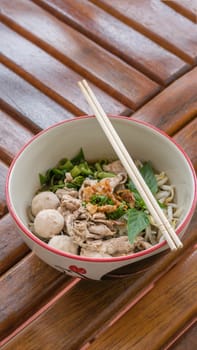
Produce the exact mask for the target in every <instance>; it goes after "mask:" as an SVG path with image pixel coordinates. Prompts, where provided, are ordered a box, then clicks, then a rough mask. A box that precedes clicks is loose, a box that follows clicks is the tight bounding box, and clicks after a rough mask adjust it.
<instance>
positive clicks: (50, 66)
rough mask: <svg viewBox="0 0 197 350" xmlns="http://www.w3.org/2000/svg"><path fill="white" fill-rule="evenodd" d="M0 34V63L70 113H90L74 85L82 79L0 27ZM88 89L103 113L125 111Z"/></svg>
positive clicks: (103, 94) (8, 30) (96, 91)
mask: <svg viewBox="0 0 197 350" xmlns="http://www.w3.org/2000/svg"><path fill="white" fill-rule="evenodd" d="M0 31H1V33H2V34H1V36H0V45H1V50H2V53H3V55H2V56H1V57H0V61H2V62H3V63H4V64H5V65H6V66H8V67H9V68H11V69H12V70H14V71H15V72H16V73H17V74H19V75H21V76H22V77H23V78H24V79H26V80H27V81H29V82H30V83H31V84H32V85H34V86H35V87H36V88H38V89H40V90H41V91H42V92H43V93H45V94H46V95H48V96H49V97H51V98H52V99H54V100H55V101H56V102H58V103H60V104H61V105H62V106H63V107H65V108H66V109H69V110H70V111H71V112H72V113H74V114H76V115H82V114H84V113H92V112H91V111H90V108H89V106H88V104H87V102H86V101H85V99H84V98H83V96H82V95H81V93H80V91H79V89H78V87H77V82H78V81H79V80H81V79H82V76H80V75H79V74H77V73H75V72H74V71H73V70H71V69H70V68H68V67H66V66H65V65H63V64H62V63H61V62H59V61H58V60H56V59H55V58H53V57H52V56H50V55H49V54H47V53H46V52H45V51H43V50H42V49H40V48H38V47H37V46H36V45H34V44H32V43H31V42H29V41H28V40H26V39H24V38H23V37H22V36H20V35H18V34H17V33H16V32H14V31H12V30H10V29H9V28H8V27H6V26H5V25H3V24H0ZM32 60H33V64H32ZM91 86H92V87H93V88H94V91H95V93H96V94H97V96H98V97H99V99H100V101H101V103H102V104H103V106H104V107H105V110H106V111H108V112H111V113H117V114H119V113H121V112H122V111H123V110H124V109H125V107H124V106H123V105H122V104H121V103H120V102H118V101H116V100H115V99H114V98H113V97H110V96H109V95H107V94H106V93H104V92H103V91H102V90H100V89H98V88H97V87H95V86H94V85H92V84H91ZM68 87H69V88H68Z"/></svg>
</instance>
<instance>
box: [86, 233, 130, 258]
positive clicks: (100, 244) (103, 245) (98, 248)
mask: <svg viewBox="0 0 197 350" xmlns="http://www.w3.org/2000/svg"><path fill="white" fill-rule="evenodd" d="M83 248H84V249H88V250H91V251H94V252H98V253H99V254H109V255H111V256H120V255H127V254H129V253H132V252H133V244H131V243H130V242H129V240H128V237H127V236H121V237H117V238H111V239H107V240H105V241H102V240H97V241H90V240H89V241H87V242H86V244H84V245H83Z"/></svg>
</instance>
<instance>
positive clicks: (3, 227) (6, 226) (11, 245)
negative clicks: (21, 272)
mask: <svg viewBox="0 0 197 350" xmlns="http://www.w3.org/2000/svg"><path fill="white" fill-rule="evenodd" d="M0 252H1V254H0V274H2V273H4V272H5V271H6V270H8V269H9V268H10V267H11V266H13V265H14V264H16V263H17V262H18V261H19V260H20V259H21V258H23V257H24V256H25V255H26V254H27V253H28V252H29V248H28V247H27V246H26V244H25V243H24V241H23V240H22V238H21V236H20V235H19V233H18V231H17V228H16V226H15V224H14V222H13V219H12V218H11V217H10V215H9V214H8V215H5V216H4V217H3V218H2V219H1V220H0Z"/></svg>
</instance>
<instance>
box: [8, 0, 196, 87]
mask: <svg viewBox="0 0 197 350" xmlns="http://www.w3.org/2000/svg"><path fill="white" fill-rule="evenodd" d="M34 2H35V3H37V4H38V5H40V6H42V7H43V8H45V9H47V10H48V11H50V12H51V13H52V14H54V15H55V16H57V17H58V18H59V19H61V20H62V21H64V22H66V23H67V24H69V25H71V26H72V27H74V28H75V29H77V30H78V31H80V32H81V33H83V34H85V35H86V36H87V37H89V38H91V39H92V40H93V41H95V42H97V43H98V44H99V45H101V46H103V47H104V48H106V49H107V50H108V51H110V52H112V53H113V54H115V55H117V56H119V57H120V58H121V59H123V60H124V61H126V62H127V63H128V64H129V65H132V66H133V67H135V68H137V69H138V70H140V71H141V72H143V73H144V74H146V75H147V76H148V77H150V78H151V79H153V80H155V81H157V82H158V83H160V84H163V85H166V84H168V83H169V82H171V81H173V80H174V79H175V78H176V77H178V76H179V75H181V74H183V73H184V72H185V71H186V70H187V69H188V68H189V65H188V64H186V62H184V61H183V60H181V59H180V58H179V57H177V56H175V55H173V54H172V53H170V52H169V51H167V50H165V49H164V48H162V47H161V46H159V45H157V44H156V43H154V42H153V41H152V40H150V39H149V38H147V37H146V36H144V35H142V34H141V33H139V32H138V31H136V30H135V29H133V28H131V27H129V26H128V25H126V24H124V23H123V22H121V21H119V20H118V19H116V18H114V17H113V16H111V15H110V14H109V13H107V12H105V11H103V10H102V9H100V8H99V7H97V6H95V5H94V4H91V3H90V2H88V1H86V0H75V1H72V0H67V1H63V0H34ZM7 14H8V13H7V12H6V15H7ZM120 42H121V45H120ZM155 61H156V62H157V64H156V65H155Z"/></svg>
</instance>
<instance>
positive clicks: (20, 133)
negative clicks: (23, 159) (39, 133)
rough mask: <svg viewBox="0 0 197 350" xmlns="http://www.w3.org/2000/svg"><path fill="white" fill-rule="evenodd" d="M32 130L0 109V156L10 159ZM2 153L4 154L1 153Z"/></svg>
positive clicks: (27, 139) (29, 136) (28, 138)
mask: <svg viewBox="0 0 197 350" xmlns="http://www.w3.org/2000/svg"><path fill="white" fill-rule="evenodd" d="M32 136H33V134H32V132H31V131H29V130H28V129H26V128H25V127H24V126H22V125H21V124H19V123H18V122H17V121H16V120H14V119H13V118H11V117H10V116H9V115H8V114H7V113H5V112H3V111H1V110H0V149H1V151H0V157H1V158H2V157H3V158H2V159H3V160H5V159H7V160H8V163H9V161H10V158H11V159H12V158H13V157H14V156H15V155H16V153H17V152H18V151H19V149H20V148H21V147H22V146H23V145H24V144H25V143H26V142H27V141H29V140H30V138H31V137H32ZM3 153H4V155H3Z"/></svg>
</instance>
